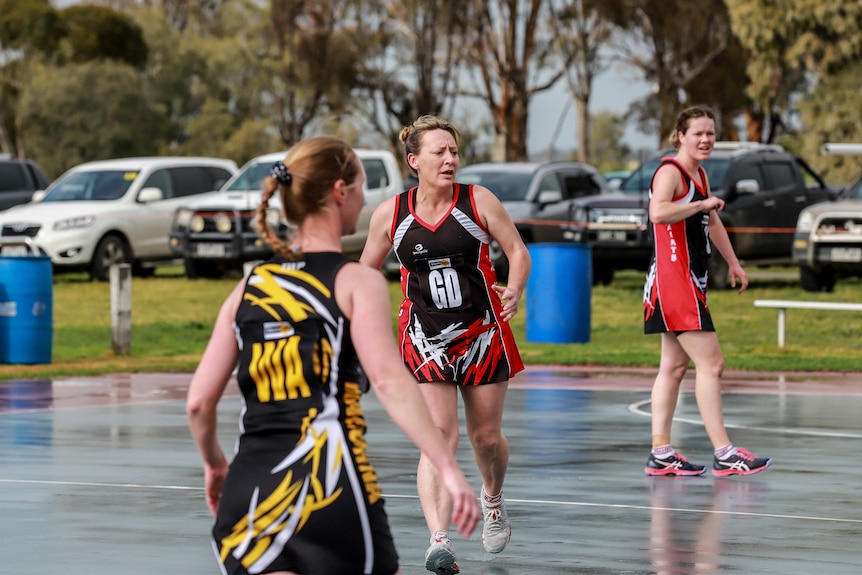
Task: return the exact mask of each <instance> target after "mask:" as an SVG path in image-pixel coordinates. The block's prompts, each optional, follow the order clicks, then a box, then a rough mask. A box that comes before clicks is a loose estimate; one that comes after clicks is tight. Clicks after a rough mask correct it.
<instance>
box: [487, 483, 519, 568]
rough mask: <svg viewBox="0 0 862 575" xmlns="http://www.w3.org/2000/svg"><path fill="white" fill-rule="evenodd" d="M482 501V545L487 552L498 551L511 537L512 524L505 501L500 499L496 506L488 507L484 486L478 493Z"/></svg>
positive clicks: (503, 547) (504, 546)
mask: <svg viewBox="0 0 862 575" xmlns="http://www.w3.org/2000/svg"><path fill="white" fill-rule="evenodd" d="M479 498H480V500H481V501H482V515H483V516H484V517H485V525H484V526H483V527H482V545H484V546H485V551H487V552H488V553H499V552H500V551H502V550H503V549H505V548H506V545H508V544H509V539H511V537H512V526H511V525H510V524H509V514H508V513H506V502H505V501H503V500H502V498H501V500H500V503H498V504H497V505H496V506H493V507H490V506H488V504H487V503H486V502H485V487H484V486H483V487H482V492H481V494H480V495H479Z"/></svg>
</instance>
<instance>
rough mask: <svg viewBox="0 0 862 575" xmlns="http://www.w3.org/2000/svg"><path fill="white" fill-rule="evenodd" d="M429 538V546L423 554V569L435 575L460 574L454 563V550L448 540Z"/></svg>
mask: <svg viewBox="0 0 862 575" xmlns="http://www.w3.org/2000/svg"><path fill="white" fill-rule="evenodd" d="M436 535H437V534H436V533H435V534H434V536H432V537H431V546H430V547H429V548H428V550H427V551H426V552H425V569H427V570H428V571H431V572H432V573H436V574H437V575H457V574H458V573H460V572H461V570H460V569H459V568H458V564H457V563H455V550H454V549H452V542H451V541H450V540H449V539H448V538H442V539H438V538H437V537H436Z"/></svg>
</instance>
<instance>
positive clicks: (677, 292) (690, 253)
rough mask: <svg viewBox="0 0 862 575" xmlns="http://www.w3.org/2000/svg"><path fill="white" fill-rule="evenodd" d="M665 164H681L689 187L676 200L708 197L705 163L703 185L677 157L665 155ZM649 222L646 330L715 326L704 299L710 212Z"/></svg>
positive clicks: (674, 330) (702, 175)
mask: <svg viewBox="0 0 862 575" xmlns="http://www.w3.org/2000/svg"><path fill="white" fill-rule="evenodd" d="M665 165H672V166H674V167H676V168H677V169H678V170H679V172H680V178H682V182H683V189H684V190H685V193H684V194H682V195H681V196H679V197H676V198H673V203H675V204H688V203H691V202H696V201H698V200H705V199H706V198H707V189H706V187H705V186H706V181H707V180H706V172H705V171H704V169H703V167H701V166H698V174H699V175H700V181H701V182H703V186H701V185H700V184H698V182H697V181H695V179H694V178H692V176H691V174H689V173H688V171H686V169H685V168H684V167H683V166H682V164H680V163H679V161H677V160H676V158H664V159H663V160H662V163H661V166H665ZM661 166H660V168H661ZM656 172H658V170H656ZM654 182H655V175H653V182H651V183H650V198H652V187H653V183H654ZM650 227H651V229H652V234H653V244H654V248H653V257H652V261H651V263H650V267H649V273H648V274H647V278H646V284H645V285H644V332H645V333H662V332H667V331H673V332H681V331H715V328H714V326H713V324H712V317H711V316H710V314H709V307H707V303H706V286H707V280H708V273H709V272H708V270H709V258H710V251H711V250H710V244H709V214H705V213H702V212H697V213H695V214H693V215H691V216H689V217H687V218H685V219H684V220H680V221H678V222H675V223H673V224H650Z"/></svg>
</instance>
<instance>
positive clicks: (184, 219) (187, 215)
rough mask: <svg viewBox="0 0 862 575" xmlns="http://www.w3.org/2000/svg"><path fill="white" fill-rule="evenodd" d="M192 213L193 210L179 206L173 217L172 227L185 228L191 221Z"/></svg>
mask: <svg viewBox="0 0 862 575" xmlns="http://www.w3.org/2000/svg"><path fill="white" fill-rule="evenodd" d="M192 214H194V212H193V211H192V210H189V209H186V208H180V209H179V210H177V213H176V217H175V218H174V228H175V229H185V228H187V227H189V224H190V223H191V221H192Z"/></svg>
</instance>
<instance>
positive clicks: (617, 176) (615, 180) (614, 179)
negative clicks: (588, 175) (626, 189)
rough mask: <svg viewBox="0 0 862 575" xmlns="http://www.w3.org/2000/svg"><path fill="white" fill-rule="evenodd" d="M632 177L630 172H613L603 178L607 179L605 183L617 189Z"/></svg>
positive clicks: (604, 174) (607, 173)
mask: <svg viewBox="0 0 862 575" xmlns="http://www.w3.org/2000/svg"><path fill="white" fill-rule="evenodd" d="M630 175H631V171H629V170H613V171H610V172H604V173H603V174H602V176H603V177H604V178H605V181H606V182H607V183H608V185H609V186H610V187H611V188H612V189H614V190H615V189H617V188H619V187H620V184H622V183H623V182H624V181H625V179H626V178H628V177H629V176H630Z"/></svg>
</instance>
